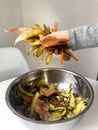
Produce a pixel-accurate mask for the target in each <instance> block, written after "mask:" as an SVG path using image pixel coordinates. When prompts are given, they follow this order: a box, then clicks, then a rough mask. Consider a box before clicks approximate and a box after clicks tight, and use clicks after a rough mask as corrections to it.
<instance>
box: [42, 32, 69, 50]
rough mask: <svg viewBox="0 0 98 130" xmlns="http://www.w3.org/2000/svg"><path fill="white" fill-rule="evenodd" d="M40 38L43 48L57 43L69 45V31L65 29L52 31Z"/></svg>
mask: <svg viewBox="0 0 98 130" xmlns="http://www.w3.org/2000/svg"><path fill="white" fill-rule="evenodd" d="M40 40H41V42H42V47H43V48H44V47H51V46H56V45H59V44H65V45H67V46H70V42H69V33H68V31H67V30H65V31H57V32H53V33H51V34H49V35H47V36H44V37H41V38H40Z"/></svg>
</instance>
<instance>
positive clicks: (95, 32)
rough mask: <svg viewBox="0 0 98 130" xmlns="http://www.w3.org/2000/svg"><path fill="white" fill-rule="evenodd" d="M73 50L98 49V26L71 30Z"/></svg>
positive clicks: (70, 36) (93, 25)
mask: <svg viewBox="0 0 98 130" xmlns="http://www.w3.org/2000/svg"><path fill="white" fill-rule="evenodd" d="M68 31H69V38H70V43H71V48H72V50H79V49H84V48H91V47H98V24H92V25H88V26H80V27H77V28H72V29H69V30H68Z"/></svg>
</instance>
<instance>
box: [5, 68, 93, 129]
mask: <svg viewBox="0 0 98 130" xmlns="http://www.w3.org/2000/svg"><path fill="white" fill-rule="evenodd" d="M35 79H44V80H45V81H46V82H47V83H59V86H58V89H61V88H63V89H65V84H66V83H71V84H72V86H73V89H74V91H75V92H76V93H79V94H80V95H81V96H82V97H83V98H87V99H88V103H87V107H86V108H85V109H84V110H83V111H82V112H80V113H79V114H78V115H76V116H74V117H71V118H68V119H63V120H58V121H53V122H48V121H43V120H35V119H31V118H29V117H26V116H24V115H22V114H20V113H19V112H18V111H17V110H16V107H15V104H16V102H17V100H16V88H17V84H18V83H20V84H22V85H25V84H27V83H29V82H31V81H32V80H35ZM5 99H6V103H7V106H8V107H9V109H10V110H11V111H12V112H13V113H14V114H15V115H16V116H18V117H19V119H20V120H21V121H22V122H24V124H25V125H26V126H28V127H29V128H31V129H36V130H39V129H40V130H43V129H44V130H48V129H49V130H55V129H56V130H68V129H70V128H72V127H73V126H74V125H76V123H77V122H78V121H79V120H80V119H81V117H82V116H83V115H84V114H85V113H86V112H87V110H88V109H89V108H90V107H91V105H92V103H93V100H94V91H93V88H92V86H91V85H90V83H89V82H88V81H87V80H86V79H85V78H84V77H83V76H81V75H80V74H77V73H75V72H72V71H68V70H65V69H61V68H42V69H37V70H34V71H30V72H28V73H25V74H24V75H21V76H20V77H18V78H17V79H15V80H14V81H13V82H12V83H11V84H10V85H9V87H8V89H7V91H6V95H5Z"/></svg>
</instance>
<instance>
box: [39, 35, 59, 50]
mask: <svg viewBox="0 0 98 130" xmlns="http://www.w3.org/2000/svg"><path fill="white" fill-rule="evenodd" d="M59 41H60V40H59V39H58V38H55V37H53V36H46V37H42V38H41V43H42V45H41V46H42V47H43V48H45V47H52V46H56V45H58V43H59Z"/></svg>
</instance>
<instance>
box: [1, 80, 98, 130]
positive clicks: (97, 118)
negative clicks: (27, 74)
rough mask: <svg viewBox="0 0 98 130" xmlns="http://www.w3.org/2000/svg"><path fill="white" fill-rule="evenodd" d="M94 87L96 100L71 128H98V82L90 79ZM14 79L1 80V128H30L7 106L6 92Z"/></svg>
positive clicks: (18, 129)
mask: <svg viewBox="0 0 98 130" xmlns="http://www.w3.org/2000/svg"><path fill="white" fill-rule="evenodd" d="M88 80H89V82H90V83H91V85H92V86H93V88H94V94H95V96H94V102H93V105H92V106H91V108H90V109H89V110H88V111H87V113H86V114H85V115H84V117H83V118H82V119H81V120H80V121H79V123H78V124H77V125H76V126H75V127H73V128H72V129H71V130H98V82H97V81H95V80H92V79H88ZM12 81H13V79H9V80H6V81H3V82H0V130H28V128H27V127H26V126H25V125H24V124H22V123H21V122H20V120H19V118H17V117H16V116H15V115H14V114H13V113H12V112H11V111H10V109H9V108H8V107H7V105H6V102H5V92H6V89H7V88H8V86H9V84H10V83H11V82H12Z"/></svg>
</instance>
